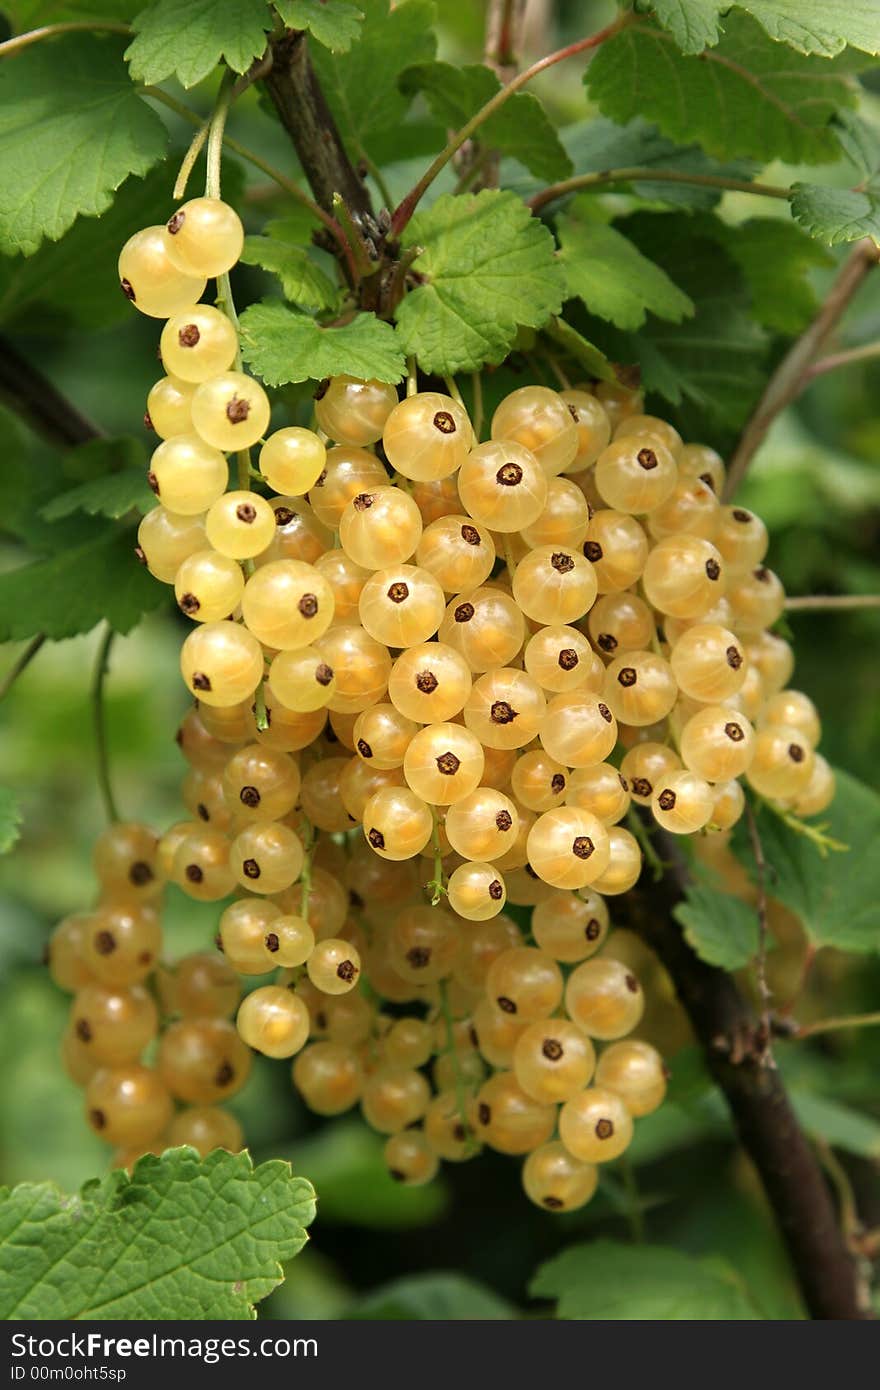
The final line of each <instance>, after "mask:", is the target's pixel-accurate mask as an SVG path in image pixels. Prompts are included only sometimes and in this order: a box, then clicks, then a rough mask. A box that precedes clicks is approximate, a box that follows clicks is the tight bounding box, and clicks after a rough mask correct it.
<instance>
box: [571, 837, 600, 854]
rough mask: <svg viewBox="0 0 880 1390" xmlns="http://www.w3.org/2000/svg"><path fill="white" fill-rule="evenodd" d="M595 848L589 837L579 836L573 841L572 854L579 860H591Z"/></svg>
mask: <svg viewBox="0 0 880 1390" xmlns="http://www.w3.org/2000/svg"><path fill="white" fill-rule="evenodd" d="M595 848H596V846H595V845H594V844H593V841H592V840H591V839H590V837H589V835H578V836H576V837H575V839H574V840H573V841H572V845H571V852H572V854H573V855H575V856H576V858H578V859H589V857H590V855H591V854H592V853H593V852H594V851H595Z"/></svg>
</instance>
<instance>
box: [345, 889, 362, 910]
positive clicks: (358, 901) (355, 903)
mask: <svg viewBox="0 0 880 1390" xmlns="http://www.w3.org/2000/svg"><path fill="white" fill-rule="evenodd" d="M348 902H349V906H350V907H353V908H354V909H355V911H356V912H360V910H361V908H362V907H363V905H364V900H363V898H362V897H361V895H360V893H358V892H356V890H355V889H354V888H349V890H348Z"/></svg>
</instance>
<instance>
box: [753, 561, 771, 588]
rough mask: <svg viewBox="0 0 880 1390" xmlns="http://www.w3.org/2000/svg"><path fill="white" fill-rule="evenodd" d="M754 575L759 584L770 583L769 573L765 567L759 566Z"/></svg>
mask: <svg viewBox="0 0 880 1390" xmlns="http://www.w3.org/2000/svg"><path fill="white" fill-rule="evenodd" d="M754 575H755V578H756V579H757V581H758V583H759V584H769V583H770V571H769V570H768V568H767V566H766V565H759V566H758V568H757V569H756V570H755V571H754Z"/></svg>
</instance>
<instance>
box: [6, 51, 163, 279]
mask: <svg viewBox="0 0 880 1390" xmlns="http://www.w3.org/2000/svg"><path fill="white" fill-rule="evenodd" d="M122 44H123V41H122V40H120V39H117V38H115V37H111V36H106V35H105V36H103V37H97V36H95V35H87V34H67V35H65V36H64V37H63V38H60V39H55V40H53V42H51V43H42V44H34V45H33V46H32V47H30V48H28V49H26V50H25V52H24V53H21V54H19V55H18V56H17V57H16V58H15V59H13V60H12V61H9V62H5V63H2V64H0V251H2V252H4V253H5V254H7V255H10V254H13V253H15V252H17V251H20V252H22V253H23V254H24V255H31V254H32V253H33V252H34V251H36V249H37V247H38V246H39V245H40V242H41V241H42V240H43V239H44V238H48V239H49V240H50V241H57V240H58V238H59V237H60V236H63V234H64V233H65V232H66V231H67V229H68V227H69V226H70V225H71V223H72V222H73V221H74V220H75V218H77V217H79V216H80V215H81V214H82V215H84V216H86V217H97V216H98V215H99V214H100V213H102V212H104V211H105V209H106V208H108V207H109V206H110V202H111V200H112V195H113V193H114V192H115V190H116V189H117V188H118V187H119V185H120V184H121V183H122V182H123V180H124V179H126V178H128V176H129V174H145V173H146V172H147V170H148V169H149V168H151V166H152V165H153V164H155V163H156V161H157V160H159V159H161V158H162V156H163V155H164V153H165V148H166V145H167V142H168V137H167V133H166V130H165V126H164V125H163V124H162V121H161V120H160V119H159V117H158V116H157V115H156V112H155V111H153V110H151V108H150V107H149V106H148V105H147V103H146V102H145V101H142V100H141V98H140V97H139V96H138V95H137V93H136V91H135V90H134V88H133V87H132V85H131V82H130V81H129V80H128V75H127V73H126V71H125V66H124V64H123V62H122ZM114 261H115V257H114Z"/></svg>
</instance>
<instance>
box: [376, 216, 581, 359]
mask: <svg viewBox="0 0 880 1390" xmlns="http://www.w3.org/2000/svg"><path fill="white" fill-rule="evenodd" d="M405 240H406V244H407V245H410V246H421V247H422V248H423V249H422V253H421V255H419V256H418V257H417V259H416V260H415V262H414V264H413V270H414V271H415V272H417V273H418V274H419V275H420V276H422V277H423V280H424V283H421V284H420V285H419V286H418V287H417V288H416V289H414V290H412V291H411V292H410V293H409V294H408V295H407V296H406V298H405V299H404V300H403V302H402V303H401V305H400V307H399V308H398V310H397V327H398V334H399V336H400V340H401V343H402V345H403V348H404V351H405V352H407V353H408V354H412V355H413V356H414V357H416V358H417V359H418V362H419V365H420V366H421V367H422V369H423V370H424V371H427V372H439V373H440V374H441V375H442V374H448V373H453V372H459V371H476V370H477V368H479V367H481V366H482V365H483V363H484V362H500V361H501V360H502V359H503V358H504V357H505V356H506V354H507V352H508V351H509V350H510V347H511V345H512V343H513V341H514V338H515V337H516V330H517V327H518V326H519V325H520V324H523V325H525V326H526V327H527V328H541V327H542V326H543V325H544V324H545V323H546V322H547V320H548V319H549V318H550V317H551V315H553V314H557V313H558V312H559V310H560V308H561V304H562V297H563V294H564V277H563V273H562V270H561V268H560V266H559V265H558V264H557V263H556V260H555V258H554V243H553V238H552V237H551V235H550V233H549V232H548V230H547V228H546V227H544V226H543V225H542V224H541V223H540V222H538V221H537V220H536V219H535V218H533V217H532V216H531V215H530V213H529V210H528V208H526V207H525V206H524V205H523V203H522V202H521V200H520V199H519V198H517V197H516V195H515V194H513V193H507V192H498V191H496V190H495V189H484V190H483V192H482V193H477V194H470V195H467V196H461V197H453V196H452V195H451V194H447V195H444V196H443V197H441V198H438V199H437V201H436V203H435V204H434V205H433V207H431V208H430V209H429V210H428V211H427V212H423V213H419V214H417V215H416V216H415V217H414V218H413V219H412V221H411V222H410V224H409V226H408V227H407V230H406V236H405Z"/></svg>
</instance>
